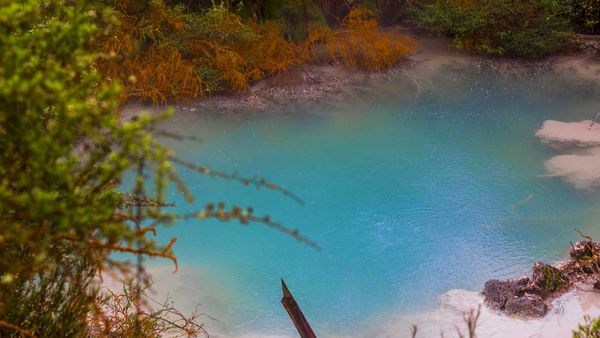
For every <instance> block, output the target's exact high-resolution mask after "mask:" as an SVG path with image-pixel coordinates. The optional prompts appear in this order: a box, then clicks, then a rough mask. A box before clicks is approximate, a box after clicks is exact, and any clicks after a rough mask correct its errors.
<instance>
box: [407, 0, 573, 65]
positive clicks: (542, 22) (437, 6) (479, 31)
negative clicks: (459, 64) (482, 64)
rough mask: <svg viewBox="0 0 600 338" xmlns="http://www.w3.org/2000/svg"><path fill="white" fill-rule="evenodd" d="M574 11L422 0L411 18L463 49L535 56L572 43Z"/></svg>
mask: <svg viewBox="0 0 600 338" xmlns="http://www.w3.org/2000/svg"><path fill="white" fill-rule="evenodd" d="M569 10H570V7H569V3H568V2H564V1H559V0H530V1H525V0H515V1H513V0H490V1H485V2H482V1H473V0H422V1H417V2H415V3H413V5H412V7H411V10H410V15H411V21H412V22H413V23H414V24H415V25H416V26H417V27H418V28H420V29H423V30H427V31H431V32H434V33H437V34H441V35H448V36H450V37H452V38H453V42H454V45H455V46H456V47H457V48H459V49H465V50H468V51H473V52H477V53H482V54H488V55H514V56H527V57H536V56H543V55H547V54H550V53H553V52H556V51H558V50H560V49H561V48H563V47H564V46H565V45H566V43H567V42H568V41H569V38H570V35H571V34H570V31H571V28H570V22H569V17H568V14H567V13H569Z"/></svg>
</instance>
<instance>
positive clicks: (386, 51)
mask: <svg viewBox="0 0 600 338" xmlns="http://www.w3.org/2000/svg"><path fill="white" fill-rule="evenodd" d="M318 34H319V33H318V32H313V35H318ZM321 34H322V33H321ZM310 38H312V39H315V37H314V36H311V35H310V34H309V39H310ZM322 41H324V42H325V45H326V48H327V52H328V55H329V57H330V58H331V59H332V60H333V61H334V62H335V63H339V64H342V65H345V66H347V67H351V68H362V69H367V70H370V71H379V70H382V69H384V68H387V67H389V66H392V65H393V64H395V63H397V62H398V61H399V60H401V59H402V58H404V57H406V56H407V55H409V54H410V53H412V52H413V51H414V49H415V47H416V41H415V40H414V39H412V38H410V37H408V36H406V35H402V34H399V33H396V32H391V31H389V32H386V31H382V30H380V29H379V24H378V21H377V19H376V16H375V14H374V13H373V12H371V11H370V10H368V9H365V8H363V7H354V8H353V9H352V10H351V11H350V13H349V14H348V16H346V17H345V18H344V19H343V20H342V22H341V25H340V28H339V29H337V30H336V31H334V32H331V33H328V34H325V36H324V37H323V38H322Z"/></svg>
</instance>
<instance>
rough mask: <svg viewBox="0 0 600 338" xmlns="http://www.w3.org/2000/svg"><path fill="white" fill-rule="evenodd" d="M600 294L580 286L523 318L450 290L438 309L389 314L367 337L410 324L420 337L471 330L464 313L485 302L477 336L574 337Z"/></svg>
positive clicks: (405, 329)
mask: <svg viewBox="0 0 600 338" xmlns="http://www.w3.org/2000/svg"><path fill="white" fill-rule="evenodd" d="M599 305H600V294H598V293H596V292H593V291H589V290H584V289H581V288H576V289H574V290H571V291H570V292H568V293H566V294H564V295H562V296H561V297H559V298H557V299H555V300H554V301H553V302H552V308H551V309H550V312H548V315H546V317H544V318H541V319H535V320H521V319H516V318H511V317H507V316H506V315H504V314H501V313H497V312H495V311H493V310H490V309H489V308H488V307H486V306H483V298H482V296H481V295H480V294H479V293H478V292H473V291H466V290H450V291H448V292H446V293H444V294H442V295H440V296H439V298H438V306H437V307H436V308H435V309H432V310H428V311H424V312H422V313H412V314H405V315H389V316H387V318H385V319H383V320H380V321H376V322H375V323H376V327H373V328H372V329H371V330H370V331H368V332H366V334H364V335H363V336H364V337H410V326H411V325H416V326H417V328H418V331H417V337H440V333H444V337H456V336H457V331H456V330H457V329H458V330H460V331H461V332H462V333H463V334H465V335H466V336H468V334H467V326H466V324H465V322H464V314H465V313H468V312H469V311H470V310H472V309H477V307H478V306H481V314H480V317H479V320H478V322H477V336H478V337H486V338H494V337H502V338H504V337H511V338H521V337H523V338H529V337H536V338H543V337H548V338H554V337H570V336H571V333H572V331H573V330H574V329H576V328H577V324H578V323H582V322H583V315H584V314H588V315H590V316H591V317H592V318H594V316H597V315H600V307H599Z"/></svg>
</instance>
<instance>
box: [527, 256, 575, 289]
mask: <svg viewBox="0 0 600 338" xmlns="http://www.w3.org/2000/svg"><path fill="white" fill-rule="evenodd" d="M531 270H532V273H531V284H532V285H533V287H534V288H535V290H536V291H537V292H536V293H537V294H539V295H542V296H547V295H548V294H549V293H551V292H554V291H557V290H560V289H563V288H565V287H566V286H568V285H569V281H568V280H567V279H566V278H565V276H563V274H562V272H561V271H560V270H559V269H557V268H555V267H553V266H551V265H548V264H544V263H541V262H536V263H535V264H533V268H532V269H531Z"/></svg>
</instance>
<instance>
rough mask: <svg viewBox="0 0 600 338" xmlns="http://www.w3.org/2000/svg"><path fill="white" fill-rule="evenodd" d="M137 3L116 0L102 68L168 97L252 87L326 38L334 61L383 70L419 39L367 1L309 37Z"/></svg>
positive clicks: (221, 11) (135, 90)
mask: <svg viewBox="0 0 600 338" xmlns="http://www.w3.org/2000/svg"><path fill="white" fill-rule="evenodd" d="M464 1H469V0H464ZM135 6H140V5H136V1H135V0H128V1H124V2H123V3H121V4H120V5H118V6H117V8H116V9H117V14H118V15H117V18H118V22H119V24H118V27H117V30H116V34H114V35H112V36H108V37H104V39H103V40H102V51H103V53H104V57H103V58H101V59H100V60H98V61H97V67H98V68H99V70H100V71H101V72H103V73H104V74H105V75H106V76H107V77H108V78H109V79H112V80H117V81H119V82H120V83H121V85H122V86H123V88H124V93H123V99H127V98H130V97H136V98H139V99H142V100H150V101H152V102H153V103H159V102H161V103H166V102H167V101H169V100H185V99H190V98H195V97H201V96H204V95H207V94H210V93H211V92H214V91H224V90H245V89H247V88H248V85H249V83H250V82H251V81H255V80H259V79H261V78H264V77H266V76H271V75H275V74H279V73H282V72H284V71H286V70H288V69H289V68H290V67H292V66H294V65H297V64H300V63H303V62H308V61H311V60H315V58H316V56H315V55H316V53H315V50H316V48H317V46H319V45H321V44H323V45H324V46H325V48H326V50H327V54H328V57H329V59H330V60H331V61H333V62H335V63H338V64H342V65H344V66H347V67H353V68H362V69H367V70H371V71H378V70H381V69H383V68H386V67H389V66H391V65H393V64H395V63H396V62H398V61H399V60H400V59H402V58H403V57H405V56H406V55H408V54H409V53H411V52H412V51H413V50H414V48H415V45H416V44H415V41H414V40H413V39H411V38H409V37H407V36H405V35H401V34H398V33H395V32H384V31H381V30H380V29H379V26H378V21H377V19H376V17H375V15H374V14H373V13H372V12H371V11H369V10H367V9H365V8H362V7H354V8H353V9H352V10H351V11H350V13H349V14H348V16H346V18H344V19H343V20H342V22H341V25H340V28H339V29H338V30H336V31H334V32H331V31H330V30H328V29H325V28H322V27H311V28H310V29H309V35H308V38H307V39H306V40H305V41H304V42H300V43H298V44H294V43H291V42H289V41H287V40H286V39H285V38H284V37H283V35H282V34H281V32H280V31H279V29H278V28H277V26H276V25H274V24H271V23H258V22H257V21H256V20H255V19H251V20H242V19H241V18H240V17H239V16H237V15H236V14H233V13H231V12H229V11H228V10H227V9H225V8H224V7H218V6H217V7H215V8H213V9H212V10H211V11H209V12H207V13H205V14H202V15H199V16H198V15H196V16H194V15H188V16H186V15H184V14H181V13H178V12H175V11H174V10H172V9H169V8H168V7H166V6H165V5H164V4H163V3H162V2H160V1H154V2H151V3H150V4H148V5H146V7H144V8H143V10H141V9H140V8H137V7H135ZM131 11H133V12H134V13H135V14H133V15H129V14H128V13H129V12H131ZM139 13H143V14H141V15H140V14H139Z"/></svg>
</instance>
